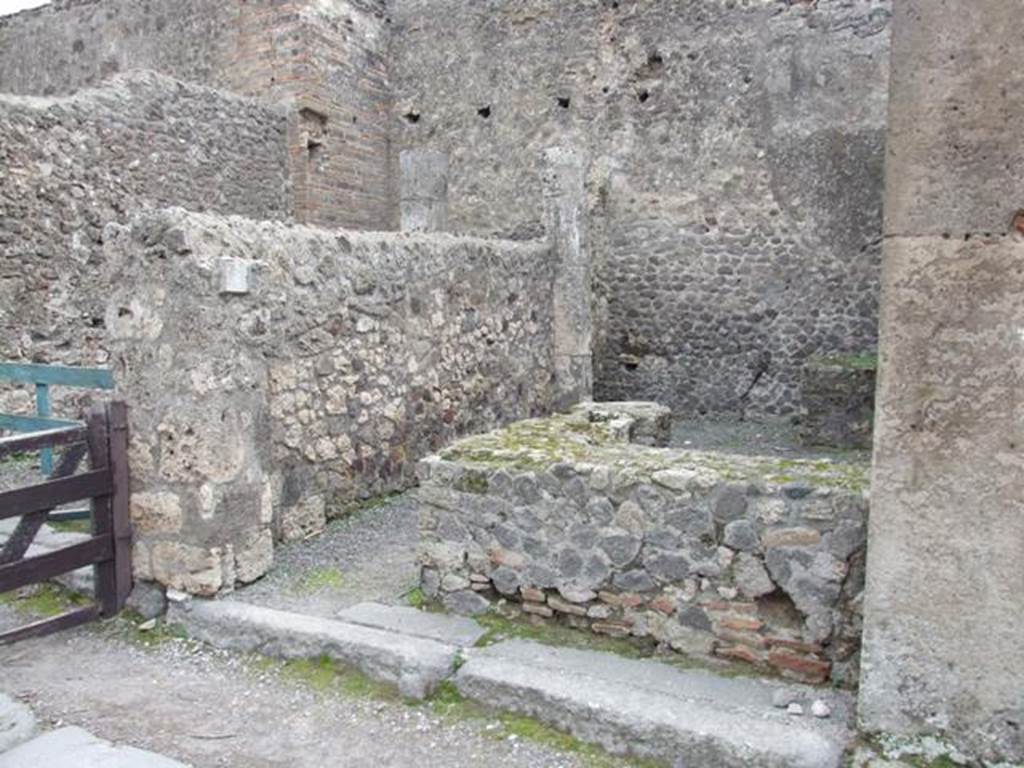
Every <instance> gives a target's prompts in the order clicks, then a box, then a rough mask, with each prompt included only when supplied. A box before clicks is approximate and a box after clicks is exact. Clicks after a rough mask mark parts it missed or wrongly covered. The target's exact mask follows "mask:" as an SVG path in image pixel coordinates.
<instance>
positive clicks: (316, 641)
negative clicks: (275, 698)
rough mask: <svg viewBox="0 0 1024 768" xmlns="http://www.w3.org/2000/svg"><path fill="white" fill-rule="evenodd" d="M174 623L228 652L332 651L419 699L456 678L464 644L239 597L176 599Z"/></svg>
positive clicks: (306, 654)
mask: <svg viewBox="0 0 1024 768" xmlns="http://www.w3.org/2000/svg"><path fill="white" fill-rule="evenodd" d="M168 621H169V622H171V623H176V624H181V625H183V626H184V627H185V629H186V631H188V633H189V634H190V635H191V636H192V637H194V638H196V639H197V640H201V641H203V642H205V643H208V644H209V645H212V646H214V647H216V648H223V649H225V650H232V651H242V652H248V653H261V654H264V655H266V656H273V657H277V658H284V659H299V658H302V659H309V658H317V657H319V656H323V655H326V656H328V657H329V658H331V659H334V660H336V661H340V662H343V663H345V664H347V665H349V666H352V667H355V668H357V669H359V670H360V671H362V672H363V673H364V674H366V675H367V676H368V677H371V678H373V679H374V680H379V681H382V682H386V683H391V684H394V685H397V686H398V689H399V691H400V692H401V693H402V695H404V696H408V697H410V698H414V699H423V698H426V697H427V696H429V695H430V694H431V693H432V692H433V690H434V689H435V688H436V687H437V685H438V684H439V683H441V682H442V681H443V680H446V679H447V678H448V677H450V676H451V674H452V673H453V672H454V670H455V662H456V659H457V657H458V654H459V648H458V646H456V645H452V644H448V643H442V642H438V641H437V640H433V639H430V638H426V637H417V636H413V635H406V634H400V633H398V632H392V631H388V630H385V629H378V628H375V627H367V626H363V625H361V624H354V623H349V622H345V621H336V620H333V619H325V618H321V617H318V616H308V615H305V614H300V613H292V612H289V611H278V610H274V609H271V608H263V607H260V606H255V605H249V604H247V603H242V602H238V601H234V600H197V599H192V600H185V601H182V602H177V603H172V604H171V606H170V610H169V613H168Z"/></svg>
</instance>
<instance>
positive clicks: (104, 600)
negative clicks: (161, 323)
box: [88, 401, 132, 617]
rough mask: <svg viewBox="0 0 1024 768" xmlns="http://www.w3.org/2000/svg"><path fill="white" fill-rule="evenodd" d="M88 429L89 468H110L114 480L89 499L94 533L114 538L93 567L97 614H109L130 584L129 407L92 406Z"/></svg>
mask: <svg viewBox="0 0 1024 768" xmlns="http://www.w3.org/2000/svg"><path fill="white" fill-rule="evenodd" d="M88 431H89V436H88V442H89V463H90V466H91V467H92V469H104V468H109V469H110V474H111V479H112V482H113V489H112V491H111V493H110V495H108V496H101V497H98V498H95V499H93V502H92V503H93V513H92V532H93V535H94V536H110V537H112V539H113V554H114V557H113V559H111V560H108V561H106V562H103V563H99V564H98V565H96V566H95V568H94V571H95V582H96V602H97V603H98V604H99V606H100V615H101V616H103V617H110V616H114V615H115V614H117V613H118V612H119V611H120V610H121V609H122V608H124V604H125V601H126V600H127V599H128V593H129V592H131V588H132V559H131V557H132V524H131V514H130V511H129V500H130V494H131V490H130V487H129V477H128V409H127V407H126V406H125V404H124V403H123V402H120V401H116V402H112V403H109V404H107V405H105V406H102V405H100V406H96V407H94V408H93V409H92V410H91V411H90V412H89V419H88Z"/></svg>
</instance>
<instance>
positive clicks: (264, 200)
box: [0, 72, 289, 365]
mask: <svg viewBox="0 0 1024 768" xmlns="http://www.w3.org/2000/svg"><path fill="white" fill-rule="evenodd" d="M286 130H287V119H286V117H285V114H284V113H283V112H282V111H279V110H277V109H275V108H272V107H269V106H265V105H261V104H258V103H256V102H253V101H250V100H248V99H244V98H241V97H233V96H230V95H226V94H223V93H220V92H217V91H212V90H210V89H206V88H202V87H199V86H193V85H185V84H182V83H180V82H177V81H174V80H170V79H168V78H165V77H162V76H159V75H156V74H153V73H145V72H136V73H130V74H127V75H122V76H118V77H116V78H114V79H112V80H110V81H108V82H107V83H106V84H105V85H104V86H103V87H101V88H98V89H93V90H86V91H82V92H80V93H79V94H77V95H75V96H71V97H61V98H52V99H41V98H28V97H13V96H0V358H3V359H7V360H30V361H34V362H53V363H58V362H59V363H66V364H75V365H102V364H106V363H107V362H109V357H108V354H107V350H106V347H105V345H104V343H103V340H104V338H105V333H106V331H105V328H106V321H105V319H104V313H103V310H104V304H105V301H106V291H105V290H103V288H102V284H101V282H100V280H101V277H100V275H101V272H102V265H103V256H102V245H103V241H104V235H103V231H104V227H105V225H106V224H108V223H110V222H117V221H124V220H125V219H126V218H127V216H128V215H129V213H130V211H131V210H133V209H135V208H136V207H138V206H143V205H186V206H188V207H190V208H193V209H197V210H214V211H220V212H224V213H240V214H247V215H250V216H254V217H260V218H268V219H281V218H285V217H287V216H288V214H289V210H288V201H289V196H288V169H287V153H286V148H285V142H284V139H285V133H286Z"/></svg>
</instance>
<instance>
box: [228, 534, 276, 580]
mask: <svg viewBox="0 0 1024 768" xmlns="http://www.w3.org/2000/svg"><path fill="white" fill-rule="evenodd" d="M234 554H235V578H236V579H237V580H238V581H239V582H241V583H242V584H249V583H251V582H253V581H256V579H258V578H260V577H261V576H263V575H264V574H266V573H267V572H269V571H270V568H271V566H272V565H273V564H274V537H273V534H272V533H271V532H270V530H269V529H263V530H257V531H254V532H252V533H251V534H250V535H249V536H247V537H245V538H244V539H243V540H242V541H241V542H240V543H239V544H236V545H235V547H234Z"/></svg>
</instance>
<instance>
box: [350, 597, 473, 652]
mask: <svg viewBox="0 0 1024 768" xmlns="http://www.w3.org/2000/svg"><path fill="white" fill-rule="evenodd" d="M338 618H339V619H341V620H342V621H345V622H348V623H350V624H362V625H363V626H367V627H376V628H378V629H387V630H390V631H391V632H398V633H400V634H403V635H411V636H413V637H426V638H430V639H431V640H437V641H439V642H442V643H447V644H449V645H455V646H458V647H460V648H471V647H472V646H474V645H476V642H477V641H478V640H479V639H480V638H481V637H483V636H484V635H485V634H486V633H487V630H485V629H484V628H483V627H481V626H480V625H479V624H477V623H476V622H475V621H473V620H472V619H467V618H465V617H463V616H450V615H448V614H444V613H427V612H426V611H420V610H417V609H416V608H411V607H409V606H404V605H383V604H381V603H359V605H354V606H352V607H351V608H346V609H345V610H343V611H340V612H339V613H338Z"/></svg>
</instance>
